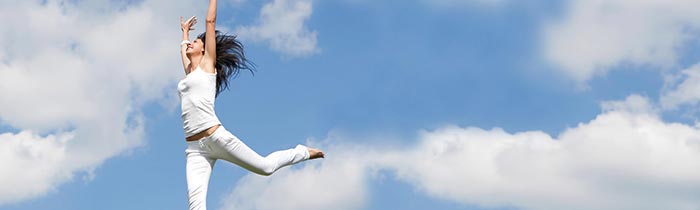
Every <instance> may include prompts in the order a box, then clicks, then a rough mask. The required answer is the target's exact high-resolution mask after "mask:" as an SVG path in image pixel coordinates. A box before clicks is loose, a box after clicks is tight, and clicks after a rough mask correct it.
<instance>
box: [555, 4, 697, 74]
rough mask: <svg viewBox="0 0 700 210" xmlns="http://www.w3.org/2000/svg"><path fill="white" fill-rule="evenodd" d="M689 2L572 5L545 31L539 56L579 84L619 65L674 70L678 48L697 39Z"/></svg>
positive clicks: (694, 19)
mask: <svg viewBox="0 0 700 210" xmlns="http://www.w3.org/2000/svg"><path fill="white" fill-rule="evenodd" d="M698 6H700V2H698V1H692V0H679V1H664V0H643V1H635V0H574V1H570V2H568V5H567V6H566V8H565V13H564V15H563V18H562V19H560V20H556V21H551V22H549V23H548V24H547V25H546V27H545V31H544V41H543V43H544V49H543V50H544V55H545V57H546V58H547V59H548V60H550V61H552V62H553V63H554V64H556V65H557V66H558V67H559V69H560V70H562V71H563V72H564V73H566V74H567V75H569V76H571V77H572V78H573V79H575V80H577V81H579V82H585V81H587V80H588V79H591V78H592V77H595V76H601V75H605V74H606V73H607V72H608V71H610V70H611V69H614V67H617V66H620V65H633V66H651V67H655V68H659V69H669V68H672V67H675V65H676V63H677V61H678V59H679V58H678V56H679V55H678V53H679V50H680V49H681V46H682V45H683V44H686V43H688V42H689V41H696V40H697V32H698V29H700V13H698V12H696V11H695V10H694V9H693V8H697V7H698Z"/></svg>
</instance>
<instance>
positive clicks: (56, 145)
mask: <svg viewBox="0 0 700 210" xmlns="http://www.w3.org/2000/svg"><path fill="white" fill-rule="evenodd" d="M4 3H5V5H9V6H5V7H1V8H0V18H2V19H4V20H13V21H7V22H6V23H5V24H4V25H3V28H4V30H3V31H2V32H0V55H2V57H0V58H1V59H0V75H2V77H0V101H3V103H0V120H2V121H1V122H2V123H3V124H5V125H7V126H9V127H12V128H14V129H16V130H19V132H17V133H15V132H7V133H0V145H1V146H0V147H1V148H2V149H0V150H2V154H1V155H0V156H1V157H2V159H0V170H1V171H2V172H1V173H0V174H2V175H0V176H1V177H0V204H6V203H12V202H18V201H21V200H26V199H30V198H33V197H36V196H41V195H43V194H45V193H47V192H50V191H51V190H53V189H55V188H56V187H57V186H59V185H60V184H62V183H65V182H67V181H70V180H72V179H73V178H74V176H75V175H76V174H80V173H87V174H88V175H90V174H92V171H93V170H94V169H95V168H96V167H99V165H101V163H102V162H104V161H105V160H107V159H109V158H111V157H114V156H116V155H118V154H121V153H123V152H125V151H128V150H130V149H132V148H134V147H137V146H139V145H143V144H144V139H143V132H144V130H143V129H144V124H143V117H142V116H141V114H140V112H139V110H140V109H141V107H142V105H143V104H144V103H147V102H149V101H153V100H155V99H163V98H166V97H167V96H170V97H172V95H168V94H164V92H165V88H166V87H167V86H169V85H170V84H171V83H172V82H173V81H175V80H176V78H177V77H178V76H180V75H181V74H182V73H181V70H180V69H181V67H179V66H178V65H179V61H178V60H177V59H179V57H178V54H177V43H179V40H178V39H179V33H180V31H179V28H178V27H179V25H178V18H177V17H178V16H179V15H180V14H178V13H179V11H183V10H185V11H187V12H192V11H191V10H192V9H188V7H194V6H193V5H189V4H187V3H183V4H178V5H175V4H168V2H167V1H162V0H146V1H143V2H140V3H139V4H137V5H127V4H126V3H123V2H122V3H120V2H118V1H88V2H82V1H81V2H75V1H62V0H49V1H25V0H10V1H9V2H4ZM202 7H204V6H202ZM115 8H118V9H115ZM156 11H158V12H157V14H158V15H156ZM183 13H184V12H183Z"/></svg>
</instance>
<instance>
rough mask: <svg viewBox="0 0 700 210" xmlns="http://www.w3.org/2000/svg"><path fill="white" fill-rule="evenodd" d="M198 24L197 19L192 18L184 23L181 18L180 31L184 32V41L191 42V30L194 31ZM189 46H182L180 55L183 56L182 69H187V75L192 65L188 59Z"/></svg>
mask: <svg viewBox="0 0 700 210" xmlns="http://www.w3.org/2000/svg"><path fill="white" fill-rule="evenodd" d="M196 23H197V17H195V16H192V17H191V18H190V19H187V21H184V19H183V18H182V16H181V17H180V29H181V30H182V41H188V42H189V40H190V30H193V28H192V26H194V24H196ZM186 51H187V44H181V45H180V55H181V56H182V67H183V68H185V74H187V71H188V69H189V68H188V67H189V66H190V64H191V63H192V61H190V59H189V58H187V52H186Z"/></svg>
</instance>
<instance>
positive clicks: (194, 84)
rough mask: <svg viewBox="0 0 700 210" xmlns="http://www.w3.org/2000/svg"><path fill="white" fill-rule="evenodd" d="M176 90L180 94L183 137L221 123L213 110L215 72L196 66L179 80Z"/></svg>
mask: <svg viewBox="0 0 700 210" xmlns="http://www.w3.org/2000/svg"><path fill="white" fill-rule="evenodd" d="M177 91H178V93H179V95H180V104H181V105H180V106H181V108H182V123H183V125H184V129H185V137H190V136H193V135H195V134H197V133H199V132H202V131H204V130H206V129H208V128H210V127H211V126H215V125H218V124H221V122H219V118H218V117H216V113H215V112H214V99H215V98H216V74H211V73H207V72H205V71H204V70H203V69H201V68H200V67H199V66H198V67H197V68H195V69H194V70H193V71H192V72H190V73H189V74H187V76H185V78H184V79H182V80H180V82H179V83H178V84H177Z"/></svg>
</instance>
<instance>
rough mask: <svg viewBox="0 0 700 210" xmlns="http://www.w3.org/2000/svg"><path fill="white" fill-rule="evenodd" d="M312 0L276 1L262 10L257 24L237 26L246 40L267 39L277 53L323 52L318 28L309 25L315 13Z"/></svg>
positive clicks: (310, 53) (308, 53)
mask: <svg viewBox="0 0 700 210" xmlns="http://www.w3.org/2000/svg"><path fill="white" fill-rule="evenodd" d="M312 10H313V9H312V4H311V0H274V1H273V2H270V3H267V4H265V6H263V8H262V9H261V10H260V17H259V19H258V23H257V24H255V25H251V26H242V27H238V28H237V29H236V31H237V32H238V34H239V35H240V36H241V38H243V39H247V40H252V41H257V42H268V43H269V44H270V47H271V48H272V49H273V50H274V51H277V52H281V53H284V54H286V55H289V56H309V55H312V54H314V53H317V52H319V51H320V49H319V48H318V46H317V45H316V35H317V32H316V31H310V30H309V29H308V28H307V27H306V25H305V24H306V21H307V20H308V19H309V18H310V17H311V13H312Z"/></svg>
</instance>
